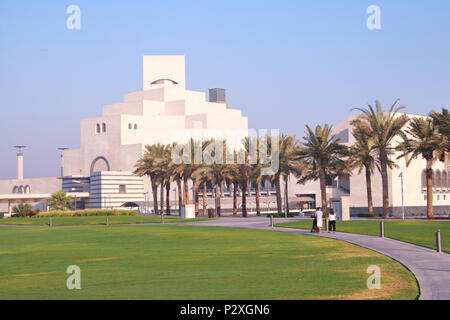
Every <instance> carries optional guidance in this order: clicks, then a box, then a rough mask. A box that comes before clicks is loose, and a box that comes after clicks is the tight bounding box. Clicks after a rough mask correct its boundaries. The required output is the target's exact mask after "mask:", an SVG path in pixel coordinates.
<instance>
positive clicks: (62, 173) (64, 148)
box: [58, 147, 69, 177]
mask: <svg viewBox="0 0 450 320" xmlns="http://www.w3.org/2000/svg"><path fill="white" fill-rule="evenodd" d="M67 149H69V148H66V147H61V148H58V150H59V151H61V177H63V176H64V172H63V153H64V150H67Z"/></svg>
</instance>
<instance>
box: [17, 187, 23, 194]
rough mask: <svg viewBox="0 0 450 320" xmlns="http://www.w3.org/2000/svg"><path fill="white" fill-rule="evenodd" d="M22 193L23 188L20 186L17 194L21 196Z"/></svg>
mask: <svg viewBox="0 0 450 320" xmlns="http://www.w3.org/2000/svg"><path fill="white" fill-rule="evenodd" d="M24 192H25V190H24V189H23V186H20V187H19V191H18V193H20V194H23V193H24Z"/></svg>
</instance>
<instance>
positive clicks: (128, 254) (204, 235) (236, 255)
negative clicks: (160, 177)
mask: <svg viewBox="0 0 450 320" xmlns="http://www.w3.org/2000/svg"><path fill="white" fill-rule="evenodd" d="M0 261H1V263H0V299H236V300H240V299H415V298H416V297H417V295H418V288H417V284H416V281H415V278H414V276H413V275H412V274H411V273H410V272H409V271H408V270H406V269H405V268H404V267H403V266H401V265H400V264H399V263H398V262H395V261H394V260H391V259H389V258H387V257H385V256H383V255H381V254H378V253H376V252H373V251H370V250H367V249H364V248H361V247H358V246H354V245H351V244H348V243H345V242H341V241H335V240H331V239H325V238H318V237H309V236H304V235H298V234H290V233H281V232H272V231H265V230H244V229H231V228H219V227H217V228H214V227H200V226H186V225H141V226H118V225H115V226H114V225H113V226H109V227H107V226H89V227H87V226H74V227H64V228H48V227H45V228H44V227H36V228H23V227H18V228H17V227H14V228H11V227H3V228H0ZM70 265H77V266H79V267H80V268H81V290H68V289H67V288H66V280H67V277H68V276H69V275H68V274H66V273H65V272H66V269H67V267H68V266H70ZM370 265H377V266H379V267H380V268H381V276H382V278H381V279H382V287H381V289H380V290H369V289H367V287H366V281H367V278H368V277H369V274H367V273H366V270H367V267H368V266H370Z"/></svg>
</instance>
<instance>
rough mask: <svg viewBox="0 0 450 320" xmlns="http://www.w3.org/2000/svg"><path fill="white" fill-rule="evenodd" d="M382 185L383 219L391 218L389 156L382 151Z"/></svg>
mask: <svg viewBox="0 0 450 320" xmlns="http://www.w3.org/2000/svg"><path fill="white" fill-rule="evenodd" d="M380 167H381V184H382V185H383V217H384V218H385V219H386V218H388V217H389V185H388V176H387V155H386V152H385V151H384V150H382V151H380Z"/></svg>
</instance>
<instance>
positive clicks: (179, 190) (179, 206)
mask: <svg viewBox="0 0 450 320" xmlns="http://www.w3.org/2000/svg"><path fill="white" fill-rule="evenodd" d="M177 187H178V215H179V216H181V202H182V201H183V196H182V192H181V180H180V179H178V180H177Z"/></svg>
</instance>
